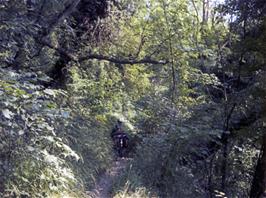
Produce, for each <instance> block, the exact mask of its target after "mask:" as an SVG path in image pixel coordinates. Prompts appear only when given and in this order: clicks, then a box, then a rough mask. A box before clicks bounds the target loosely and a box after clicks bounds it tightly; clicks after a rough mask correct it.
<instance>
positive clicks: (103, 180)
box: [87, 158, 131, 198]
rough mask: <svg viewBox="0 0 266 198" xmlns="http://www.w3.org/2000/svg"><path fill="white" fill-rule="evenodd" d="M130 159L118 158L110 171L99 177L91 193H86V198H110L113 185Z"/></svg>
mask: <svg viewBox="0 0 266 198" xmlns="http://www.w3.org/2000/svg"><path fill="white" fill-rule="evenodd" d="M130 160H131V158H118V159H117V160H116V161H114V162H113V165H112V166H111V168H110V169H108V170H106V172H105V173H104V174H103V175H101V176H100V177H99V179H98V181H97V182H96V184H95V187H94V189H93V190H92V191H88V192H87V195H88V198H111V190H112V186H113V183H114V181H115V179H116V178H117V177H119V175H120V174H121V173H122V172H123V170H124V169H125V168H126V166H127V164H128V162H129V161H130Z"/></svg>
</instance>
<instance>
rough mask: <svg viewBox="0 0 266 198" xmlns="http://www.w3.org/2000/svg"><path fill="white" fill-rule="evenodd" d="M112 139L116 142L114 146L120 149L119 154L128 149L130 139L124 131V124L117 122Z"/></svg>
mask: <svg viewBox="0 0 266 198" xmlns="http://www.w3.org/2000/svg"><path fill="white" fill-rule="evenodd" d="M111 138H112V140H113V142H114V146H115V148H116V149H118V152H121V149H126V148H127V147H128V141H129V138H128V136H127V134H126V133H125V132H124V131H123V130H122V122H121V121H120V120H118V121H117V124H116V125H115V127H114V128H113V130H112V132H111Z"/></svg>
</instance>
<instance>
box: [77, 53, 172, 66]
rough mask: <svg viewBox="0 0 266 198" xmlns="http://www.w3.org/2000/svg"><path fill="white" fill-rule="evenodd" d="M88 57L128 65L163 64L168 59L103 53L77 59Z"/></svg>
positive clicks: (87, 58) (81, 59)
mask: <svg viewBox="0 0 266 198" xmlns="http://www.w3.org/2000/svg"><path fill="white" fill-rule="evenodd" d="M90 59H96V60H100V61H101V60H103V61H108V62H112V63H117V64H123V65H125V64H129V65H134V64H155V65H159V64H161V65H165V64H167V63H168V61H157V60H152V59H150V58H143V59H140V60H136V59H124V58H118V57H110V56H104V55H99V54H88V55H87V56H84V57H81V58H79V59H78V60H79V61H80V62H82V61H85V60H90Z"/></svg>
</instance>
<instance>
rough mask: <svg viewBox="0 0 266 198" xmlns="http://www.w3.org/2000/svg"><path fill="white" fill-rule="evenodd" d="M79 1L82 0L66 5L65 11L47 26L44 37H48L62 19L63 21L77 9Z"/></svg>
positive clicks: (75, 0)
mask: <svg viewBox="0 0 266 198" xmlns="http://www.w3.org/2000/svg"><path fill="white" fill-rule="evenodd" d="M79 2H80V0H74V1H73V2H72V3H71V4H69V5H68V6H66V8H65V9H64V11H63V12H62V13H60V14H59V15H58V17H57V18H56V19H55V20H54V21H53V22H52V23H51V24H50V25H49V27H48V28H47V30H46V32H45V34H44V35H43V37H47V36H48V35H50V34H51V32H52V31H53V30H54V29H55V28H56V26H58V24H59V23H60V22H61V21H63V20H64V19H65V18H66V17H68V16H69V15H70V14H71V13H72V12H73V11H74V10H75V8H76V7H77V6H78V4H79Z"/></svg>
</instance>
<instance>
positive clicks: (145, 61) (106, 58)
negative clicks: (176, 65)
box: [38, 39, 168, 65]
mask: <svg viewBox="0 0 266 198" xmlns="http://www.w3.org/2000/svg"><path fill="white" fill-rule="evenodd" d="M38 42H39V43H41V44H43V45H45V46H47V47H49V48H51V49H53V50H55V51H57V52H58V53H59V54H62V55H64V56H65V57H67V58H69V59H71V60H73V61H79V62H82V61H86V60H93V59H95V60H99V61H108V62H111V63H116V64H122V65H125V64H129V65H134V64H155V65H165V64H167V63H168V61H157V60H152V59H150V58H143V59H140V60H136V59H125V58H118V57H110V56H105V55H100V54H88V55H86V56H83V57H76V56H74V55H73V54H71V53H70V52H67V51H66V50H64V49H63V48H60V47H56V46H53V45H52V44H50V43H49V42H48V41H47V40H45V39H42V40H38Z"/></svg>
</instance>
